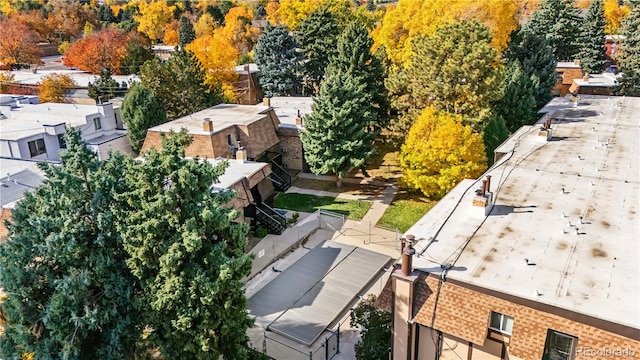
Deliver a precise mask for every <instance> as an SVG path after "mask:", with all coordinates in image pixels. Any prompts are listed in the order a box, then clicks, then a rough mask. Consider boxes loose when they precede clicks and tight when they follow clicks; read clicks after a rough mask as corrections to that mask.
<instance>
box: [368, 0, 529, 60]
mask: <svg viewBox="0 0 640 360" xmlns="http://www.w3.org/2000/svg"><path fill="white" fill-rule="evenodd" d="M461 20H468V21H472V20H475V21H478V22H479V23H482V24H484V25H486V26H487V27H488V28H489V29H490V30H491V32H492V34H493V40H492V45H493V47H494V48H495V49H496V50H498V51H502V50H504V49H505V48H506V46H507V43H508V42H509V36H510V34H511V32H512V31H513V30H515V29H516V28H517V27H518V3H517V2H516V0H485V1H468V0H400V1H398V4H397V6H396V7H395V8H390V9H388V10H387V12H386V13H385V15H384V17H383V19H382V22H381V23H380V25H379V28H378V29H377V30H376V31H374V32H373V34H372V35H373V38H374V42H375V44H374V47H375V48H377V47H378V46H380V45H384V47H385V49H386V51H387V55H388V57H389V59H390V60H391V61H392V62H393V63H394V64H398V65H400V64H405V65H406V64H407V63H408V60H409V58H410V57H411V46H410V44H411V41H413V39H415V38H417V37H420V36H422V35H429V36H431V35H433V34H434V33H435V31H436V29H437V28H438V27H440V26H442V25H446V24H450V23H453V22H457V21H461Z"/></svg>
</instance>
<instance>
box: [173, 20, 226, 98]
mask: <svg viewBox="0 0 640 360" xmlns="http://www.w3.org/2000/svg"><path fill="white" fill-rule="evenodd" d="M185 48H186V50H188V51H192V52H193V53H194V55H195V56H196V58H197V59H198V61H199V62H200V65H201V66H202V67H203V68H204V69H205V71H206V78H205V83H206V84H207V85H209V86H210V87H212V88H213V87H217V86H221V87H222V90H223V95H224V97H225V99H226V100H227V101H229V102H231V101H233V100H234V99H235V94H234V83H235V81H237V79H238V74H237V73H236V72H235V70H234V66H235V65H236V61H237V60H238V51H237V50H236V48H235V47H234V46H233V45H232V44H231V42H230V41H229V40H228V39H227V38H226V37H225V36H222V35H221V34H220V33H219V31H218V30H217V31H215V33H214V34H213V35H204V36H201V37H198V38H196V39H195V40H194V41H193V42H192V43H191V44H189V45H187V46H186V47H185Z"/></svg>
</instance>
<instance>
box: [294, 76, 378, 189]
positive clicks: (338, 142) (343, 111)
mask: <svg viewBox="0 0 640 360" xmlns="http://www.w3.org/2000/svg"><path fill="white" fill-rule="evenodd" d="M365 88H366V85H365V84H364V82H363V80H362V79H361V78H358V77H354V76H352V75H351V74H348V73H345V72H343V71H336V72H333V71H329V72H328V73H327V78H326V79H325V80H324V81H323V82H322V85H321V87H320V94H319V96H318V98H317V99H316V101H315V103H314V105H313V112H312V113H311V114H310V115H308V116H307V117H306V118H305V131H303V132H301V133H300V138H301V139H302V144H303V146H304V156H305V159H306V160H307V163H308V164H309V167H310V168H311V171H313V172H314V173H315V174H335V176H336V186H342V179H343V178H344V177H345V176H346V175H347V172H348V171H349V170H351V169H352V168H362V167H363V166H364V165H365V162H366V160H367V158H369V157H370V156H371V155H373V153H374V152H375V148H374V147H373V142H374V140H375V138H376V136H377V133H376V132H375V131H369V129H368V128H369V125H370V124H371V122H372V121H373V119H374V118H375V114H374V113H373V112H372V111H371V106H370V104H369V103H368V102H369V96H367V95H366V94H365V93H364V90H365Z"/></svg>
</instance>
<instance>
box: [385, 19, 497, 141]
mask: <svg viewBox="0 0 640 360" xmlns="http://www.w3.org/2000/svg"><path fill="white" fill-rule="evenodd" d="M411 46H412V50H413V55H412V56H411V65H410V66H407V67H406V68H402V69H400V70H399V71H396V72H392V73H391V74H390V75H389V81H388V82H387V85H388V88H389V92H390V93H391V96H392V101H393V104H394V107H395V108H396V109H397V110H398V111H399V112H400V113H401V115H403V116H407V115H409V116H410V117H412V118H415V115H416V114H418V113H420V111H421V110H422V109H424V108H425V107H427V106H432V107H435V108H436V109H438V110H442V111H446V112H449V113H452V114H460V115H463V117H464V120H465V122H467V123H471V124H474V127H475V128H476V129H478V128H481V126H480V125H481V123H482V121H483V120H484V119H486V117H487V116H488V115H489V114H490V108H491V102H493V101H495V100H498V99H499V98H500V97H501V96H502V89H501V86H500V85H501V83H502V77H503V73H502V72H503V69H502V65H501V64H500V62H499V59H498V57H497V53H496V50H495V49H494V48H493V47H492V46H491V32H490V31H489V29H488V28H487V27H486V26H484V25H481V24H479V23H477V22H475V21H473V22H468V21H461V22H457V23H453V24H449V25H445V26H442V27H440V28H438V30H436V33H435V34H434V35H433V36H430V37H429V36H424V37H420V38H418V39H417V40H416V41H415V42H413V43H412V45H411ZM411 122H412V121H407V123H406V124H407V125H410V124H411ZM401 131H402V132H403V133H405V134H406V132H407V131H408V128H405V129H401Z"/></svg>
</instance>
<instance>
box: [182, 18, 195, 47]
mask: <svg viewBox="0 0 640 360" xmlns="http://www.w3.org/2000/svg"><path fill="white" fill-rule="evenodd" d="M195 39H196V31H195V30H194V29H193V24H192V23H191V20H189V18H188V17H186V16H185V15H182V16H181V17H180V28H179V29H178V44H179V45H180V48H181V49H184V47H185V46H187V45H189V44H190V43H191V42H192V41H193V40H195Z"/></svg>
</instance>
